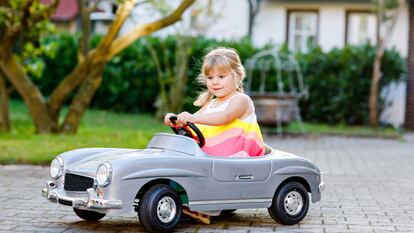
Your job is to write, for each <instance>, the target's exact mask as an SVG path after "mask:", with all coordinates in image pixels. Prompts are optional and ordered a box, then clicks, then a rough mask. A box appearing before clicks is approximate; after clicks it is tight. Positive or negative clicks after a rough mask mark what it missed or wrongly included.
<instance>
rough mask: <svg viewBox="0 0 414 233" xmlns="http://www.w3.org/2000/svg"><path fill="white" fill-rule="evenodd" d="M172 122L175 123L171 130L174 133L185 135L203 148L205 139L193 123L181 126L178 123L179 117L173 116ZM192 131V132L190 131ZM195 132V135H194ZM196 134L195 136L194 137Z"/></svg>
mask: <svg viewBox="0 0 414 233" xmlns="http://www.w3.org/2000/svg"><path fill="white" fill-rule="evenodd" d="M170 121H171V122H172V123H173V126H172V127H171V129H172V130H173V131H174V133H176V134H178V135H183V136H187V137H190V138H192V139H194V140H195V141H196V142H197V144H198V145H199V146H200V147H203V146H204V144H205V139H204V136H203V134H202V133H201V131H200V130H199V129H198V128H197V126H195V125H194V124H193V123H191V122H187V124H186V125H183V126H179V125H178V124H177V123H176V121H177V116H171V117H170ZM190 129H191V130H190ZM193 132H194V133H193ZM194 134H195V135H194Z"/></svg>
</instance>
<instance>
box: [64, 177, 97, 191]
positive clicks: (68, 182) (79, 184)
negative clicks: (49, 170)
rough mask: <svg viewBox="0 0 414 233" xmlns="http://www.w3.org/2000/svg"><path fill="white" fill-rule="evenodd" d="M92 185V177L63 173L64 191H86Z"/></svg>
mask: <svg viewBox="0 0 414 233" xmlns="http://www.w3.org/2000/svg"><path fill="white" fill-rule="evenodd" d="M92 187H93V179H92V178H90V177H86V176H80V175H76V174H71V173H66V174H65V185H64V189H65V190H66V191H86V190H87V189H88V188H92Z"/></svg>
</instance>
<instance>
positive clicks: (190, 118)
mask: <svg viewBox="0 0 414 233" xmlns="http://www.w3.org/2000/svg"><path fill="white" fill-rule="evenodd" d="M177 120H178V122H180V124H181V125H186V124H187V122H191V123H194V115H193V114H191V113H188V112H182V113H180V114H178V115H177Z"/></svg>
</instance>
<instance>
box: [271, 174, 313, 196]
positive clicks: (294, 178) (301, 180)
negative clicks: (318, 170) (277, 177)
mask: <svg viewBox="0 0 414 233" xmlns="http://www.w3.org/2000/svg"><path fill="white" fill-rule="evenodd" d="M291 181H296V182H298V183H300V184H302V185H303V186H305V188H306V191H308V193H312V192H311V189H310V186H309V183H308V182H307V181H306V180H305V179H304V178H302V177H299V176H294V177H289V178H287V179H286V180H284V181H283V182H282V183H280V185H279V187H278V188H277V190H276V192H277V191H279V189H280V188H281V187H283V185H284V184H286V183H288V182H291Z"/></svg>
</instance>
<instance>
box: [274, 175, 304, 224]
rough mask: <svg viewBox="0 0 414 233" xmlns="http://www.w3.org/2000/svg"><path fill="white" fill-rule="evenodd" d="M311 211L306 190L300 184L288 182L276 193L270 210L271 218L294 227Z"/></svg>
mask: <svg viewBox="0 0 414 233" xmlns="http://www.w3.org/2000/svg"><path fill="white" fill-rule="evenodd" d="M308 209H309V196H308V192H307V191H306V188H305V187H304V186H303V185H302V184H301V183H298V182H294V181H292V182H288V183H286V184H285V185H283V186H282V187H281V188H280V189H279V191H277V192H276V193H275V196H274V197H273V202H272V205H271V206H270V208H268V211H269V214H270V216H271V217H272V218H273V219H274V220H275V221H277V222H280V223H282V224H285V225H293V224H296V223H298V222H300V221H301V220H302V219H303V218H304V217H305V216H306V214H307V212H308Z"/></svg>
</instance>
